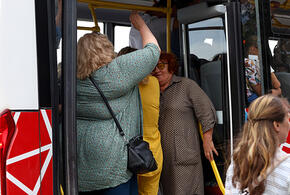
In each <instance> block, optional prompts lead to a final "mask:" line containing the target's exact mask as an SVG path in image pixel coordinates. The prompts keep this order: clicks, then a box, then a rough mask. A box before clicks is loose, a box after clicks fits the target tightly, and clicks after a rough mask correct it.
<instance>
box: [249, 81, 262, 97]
mask: <svg viewBox="0 0 290 195" xmlns="http://www.w3.org/2000/svg"><path fill="white" fill-rule="evenodd" d="M251 87H252V88H253V89H254V92H255V93H256V94H257V95H258V96H261V95H262V88H261V84H256V85H254V84H251Z"/></svg>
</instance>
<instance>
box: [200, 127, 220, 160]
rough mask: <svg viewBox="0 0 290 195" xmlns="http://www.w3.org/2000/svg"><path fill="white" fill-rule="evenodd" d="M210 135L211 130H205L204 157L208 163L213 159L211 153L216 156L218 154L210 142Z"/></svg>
mask: <svg viewBox="0 0 290 195" xmlns="http://www.w3.org/2000/svg"><path fill="white" fill-rule="evenodd" d="M212 133H213V128H211V129H209V130H207V131H206V132H205V133H204V134H203V150H204V155H205V157H206V158H207V159H208V160H209V161H212V160H213V159H214V158H213V152H214V153H215V154H216V155H217V156H218V152H217V151H216V149H215V147H214V144H213V141H212Z"/></svg>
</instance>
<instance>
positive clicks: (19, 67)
mask: <svg viewBox="0 0 290 195" xmlns="http://www.w3.org/2000/svg"><path fill="white" fill-rule="evenodd" d="M0 4H1V6H0V13H1V14H0V15H1V17H0V24H1V27H2V28H1V29H0V39H1V41H0V42H1V45H0V70H1V71H0V113H1V114H0V139H1V141H0V142H1V143H0V146H1V147H0V151H1V152H0V160H1V161H0V162H1V193H0V194H5V195H6V194H9V195H10V194H19V195H21V194H53V193H54V194H58V193H57V192H58V190H57V189H59V185H57V182H56V181H58V179H57V177H56V173H57V172H58V171H59V170H58V166H57V165H58V163H57V160H58V154H59V153H58V150H57V148H58V147H59V145H58V143H57V140H58V136H57V135H58V131H57V128H56V127H57V118H56V116H57V110H56V108H57V106H56V105H57V102H56V100H57V94H56V93H55V92H56V91H57V90H56V79H55V77H56V76H55V75H56V52H55V41H54V40H55V29H54V28H53V24H54V17H50V16H52V15H54V14H53V13H54V1H34V0H28V1H22V2H18V3H17V4H15V3H14V2H13V1H9V0H2V1H1V3H0ZM3 110H4V112H2V111H3ZM53 177H54V178H53Z"/></svg>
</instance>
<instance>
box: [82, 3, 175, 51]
mask: <svg viewBox="0 0 290 195" xmlns="http://www.w3.org/2000/svg"><path fill="white" fill-rule="evenodd" d="M78 2H81V3H87V4H88V6H89V9H90V11H91V14H92V18H93V21H94V23H95V27H82V26H78V27H77V28H78V29H79V30H92V31H98V32H100V27H99V26H98V22H97V17H96V14H95V11H94V10H95V9H96V8H109V9H121V10H137V11H157V12H162V13H165V14H166V18H167V19H166V21H167V22H166V34H167V36H166V43H167V44H166V45H167V52H170V50H171V46H170V45H171V44H170V26H171V24H170V23H171V13H172V8H171V0H167V7H166V8H164V7H151V6H143V5H134V4H128V3H118V2H110V1H100V0H78Z"/></svg>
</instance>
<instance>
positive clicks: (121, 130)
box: [89, 76, 125, 136]
mask: <svg viewBox="0 0 290 195" xmlns="http://www.w3.org/2000/svg"><path fill="white" fill-rule="evenodd" d="M89 79H90V80H91V82H92V83H93V84H94V86H95V87H96V88H97V90H98V91H99V93H100V95H101V96H102V98H103V100H104V102H105V104H106V106H107V107H108V109H109V111H110V113H111V115H112V117H113V119H114V121H115V123H116V125H117V127H118V130H119V133H120V135H121V136H124V135H125V133H124V131H123V129H122V127H121V125H120V123H119V121H118V120H117V118H116V117H115V114H114V112H113V110H112V108H111V106H110V104H109V102H108V100H107V98H106V96H105V95H104V94H103V92H102V90H101V89H100V88H99V86H98V85H97V83H96V81H95V80H94V78H93V77H92V76H90V77H89Z"/></svg>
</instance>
